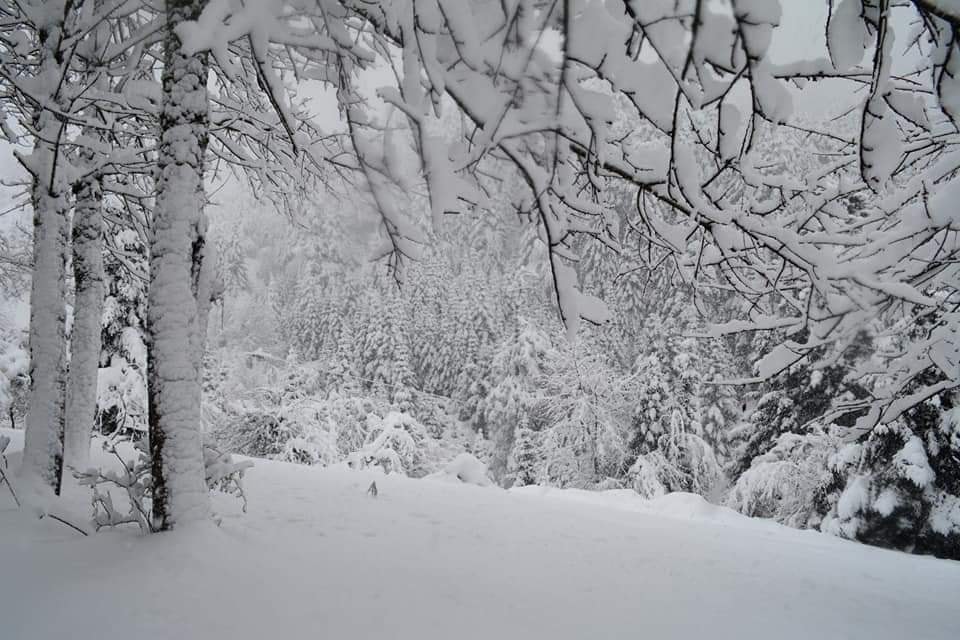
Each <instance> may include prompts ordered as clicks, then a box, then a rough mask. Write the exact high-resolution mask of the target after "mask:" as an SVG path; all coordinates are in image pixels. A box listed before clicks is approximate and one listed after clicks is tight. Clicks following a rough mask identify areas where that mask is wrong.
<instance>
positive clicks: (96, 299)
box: [63, 0, 110, 470]
mask: <svg viewBox="0 0 960 640" xmlns="http://www.w3.org/2000/svg"><path fill="white" fill-rule="evenodd" d="M104 1H105V0H94V3H93V6H94V12H99V11H101V10H102V9H103V5H104ZM109 41H110V26H109V24H108V23H107V22H106V21H104V22H103V23H101V24H100V25H99V26H98V27H97V28H96V29H94V30H93V32H92V33H90V34H88V37H87V39H86V40H85V41H84V44H85V45H86V49H87V50H86V51H85V57H86V59H87V60H88V61H89V64H90V65H91V67H93V66H94V65H93V61H99V60H100V59H101V55H102V54H103V52H104V50H105V49H106V47H107V45H108V44H109ZM87 80H88V81H90V82H92V83H93V87H94V88H95V89H96V90H98V91H100V92H104V93H106V92H108V91H109V90H110V83H109V80H108V78H107V76H106V75H105V74H103V73H98V72H96V71H91V72H90V73H89V74H88V78H87ZM86 115H87V117H88V118H91V119H92V118H95V117H97V115H98V111H97V107H96V106H91V108H90V109H89V110H88V112H87V114H86ZM83 134H84V137H87V138H89V139H91V140H98V141H100V142H103V138H102V136H101V134H100V131H98V130H97V129H96V128H95V127H87V128H85V129H84V131H83ZM80 156H81V161H82V162H83V164H84V165H86V166H84V167H83V168H84V169H85V170H86V171H88V172H89V173H88V174H87V175H86V176H85V177H84V178H83V179H82V180H81V181H80V182H79V183H78V184H76V185H75V186H74V196H75V206H74V210H73V280H74V303H73V309H74V311H73V331H72V333H71V336H70V369H69V374H68V375H69V377H68V380H67V400H66V416H65V429H64V438H63V458H64V466H65V467H66V468H67V469H78V470H83V469H86V467H87V464H88V463H89V461H90V434H91V433H92V432H93V422H94V420H95V418H96V412H97V375H98V373H99V370H100V347H101V317H102V315H103V299H104V295H105V286H104V275H103V231H104V229H103V184H102V177H101V175H100V173H99V171H98V170H97V168H96V163H97V160H98V159H99V155H98V153H97V152H96V151H94V150H92V149H85V150H83V151H82V152H81V154H80Z"/></svg>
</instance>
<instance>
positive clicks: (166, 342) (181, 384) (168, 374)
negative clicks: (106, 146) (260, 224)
mask: <svg viewBox="0 0 960 640" xmlns="http://www.w3.org/2000/svg"><path fill="white" fill-rule="evenodd" d="M204 5H205V1H204V0H167V3H166V10H167V34H166V40H165V55H164V62H165V65H164V70H163V109H162V111H161V114H160V146H159V154H158V159H157V183H156V187H157V200H156V207H155V210H154V216H153V233H152V236H151V242H150V289H149V300H148V302H149V304H148V311H147V334H148V349H149V352H148V367H147V372H148V382H147V386H148V396H149V403H150V410H149V430H150V455H151V472H152V476H153V519H154V523H155V526H157V527H158V528H160V529H162V530H166V529H171V528H173V527H174V526H176V525H179V524H183V523H187V522H190V521H196V520H202V519H204V518H206V517H207V516H208V514H209V511H210V497H209V494H208V492H207V486H206V481H205V479H204V465H203V451H202V443H201V434H200V417H201V416H200V398H201V388H200V358H199V357H198V356H197V355H196V354H197V353H198V352H202V350H203V339H204V336H203V335H201V333H200V328H201V323H202V322H203V319H202V318H201V313H205V309H203V308H201V307H205V305H203V304H202V303H201V297H200V296H201V295H202V294H201V292H200V289H205V287H203V286H201V284H202V280H203V278H202V275H203V273H204V269H203V264H202V263H203V256H204V244H205V242H206V238H205V233H206V219H205V217H204V213H203V207H204V201H205V195H204V185H203V160H204V154H205V152H206V147H207V139H208V128H209V111H208V110H209V107H208V99H207V89H206V81H207V71H208V65H207V58H206V55H205V54H197V55H186V54H185V53H184V52H183V50H182V48H181V45H180V41H179V39H178V38H177V36H176V34H175V33H174V28H175V27H176V26H177V25H178V24H180V23H181V22H182V21H184V20H191V19H195V18H196V17H198V16H199V15H200V12H201V11H202V10H203V7H204Z"/></svg>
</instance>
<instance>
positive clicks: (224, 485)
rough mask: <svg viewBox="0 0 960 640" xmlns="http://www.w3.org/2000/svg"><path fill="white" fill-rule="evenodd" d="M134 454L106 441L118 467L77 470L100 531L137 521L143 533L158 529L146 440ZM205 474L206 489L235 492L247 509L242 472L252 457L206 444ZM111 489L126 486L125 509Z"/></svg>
mask: <svg viewBox="0 0 960 640" xmlns="http://www.w3.org/2000/svg"><path fill="white" fill-rule="evenodd" d="M133 447H134V453H135V457H134V458H132V459H129V460H128V459H124V457H123V456H122V455H121V454H120V452H118V451H117V447H116V445H115V444H113V443H111V442H109V441H107V442H105V444H104V450H105V451H106V452H107V453H110V454H112V455H113V456H114V457H115V458H116V460H117V462H118V463H119V468H108V469H102V468H90V469H83V470H80V469H78V470H75V471H74V472H73V475H74V477H75V478H76V479H77V481H78V483H79V484H80V486H86V487H90V490H91V503H92V505H93V518H92V524H93V526H94V529H95V530H97V531H99V530H100V529H102V528H104V527H116V526H120V525H124V524H135V525H137V526H138V527H139V528H140V530H141V531H143V532H144V533H152V532H155V531H158V530H159V529H158V527H157V523H155V522H154V521H153V518H152V517H151V500H152V498H153V477H152V476H151V472H150V452H149V451H148V450H147V445H146V443H145V442H143V441H138V442H134V443H133ZM203 462H204V467H205V472H204V477H205V480H206V483H207V489H209V490H210V491H219V492H221V493H227V494H230V495H233V496H235V497H236V498H237V499H238V500H240V501H241V502H242V505H243V511H244V512H246V510H247V496H246V494H245V493H244V490H243V474H244V472H245V471H246V470H247V469H249V468H250V467H252V466H253V462H251V461H249V460H243V461H237V460H234V459H233V456H231V455H230V454H229V453H223V452H221V451H219V450H217V449H216V448H214V447H212V446H210V445H207V444H204V446H203ZM111 489H121V490H123V495H124V497H125V499H126V511H124V510H123V509H122V508H121V507H118V506H117V505H116V504H115V503H114V496H113V493H112V492H111Z"/></svg>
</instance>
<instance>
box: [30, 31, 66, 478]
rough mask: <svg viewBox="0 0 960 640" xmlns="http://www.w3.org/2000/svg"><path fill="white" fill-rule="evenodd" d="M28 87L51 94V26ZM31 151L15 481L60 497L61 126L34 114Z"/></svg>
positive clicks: (55, 69) (54, 63) (54, 71)
mask: <svg viewBox="0 0 960 640" xmlns="http://www.w3.org/2000/svg"><path fill="white" fill-rule="evenodd" d="M41 33H42V34H43V35H42V36H41V41H40V60H39V66H38V71H37V76H36V78H35V81H36V82H37V83H38V84H39V85H43V86H44V88H49V95H51V96H53V95H55V94H56V87H57V83H58V80H59V76H60V74H59V69H60V63H59V60H58V52H57V47H58V46H59V39H60V38H59V28H58V25H49V27H48V28H47V29H44V30H43V31H42V32H41ZM33 126H34V129H35V131H36V132H37V135H36V137H35V142H34V148H33V152H32V153H31V154H30V155H29V156H28V157H25V158H21V160H22V162H23V164H24V166H25V167H26V168H27V170H28V171H29V172H30V173H31V175H32V185H31V194H30V195H31V204H32V205H33V279H32V282H31V288H30V400H29V406H28V409H27V423H26V433H25V435H24V449H23V464H22V467H21V471H20V473H21V476H22V477H23V479H24V480H25V481H26V484H28V485H33V486H34V487H36V488H38V489H40V488H42V487H43V486H44V485H46V486H48V487H50V488H52V489H53V490H54V492H56V493H59V491H60V479H61V471H62V468H63V399H64V390H65V383H66V380H65V374H64V364H65V362H64V361H65V357H66V333H65V332H66V307H65V305H64V293H65V290H66V285H65V283H66V268H67V234H68V231H69V223H68V217H67V216H68V203H67V199H66V197H65V195H64V193H63V191H62V189H61V188H59V187H58V182H61V180H60V176H59V175H58V173H57V170H58V168H60V169H62V164H60V165H58V160H60V161H61V162H62V161H63V159H62V158H58V153H59V149H58V141H59V139H60V138H61V133H62V126H61V124H60V123H59V122H58V121H57V119H56V118H55V116H54V115H53V114H52V113H51V112H49V111H47V110H44V109H42V108H38V110H37V112H36V113H35V115H34V117H33Z"/></svg>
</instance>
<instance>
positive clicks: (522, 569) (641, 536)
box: [0, 432, 960, 640]
mask: <svg viewBox="0 0 960 640" xmlns="http://www.w3.org/2000/svg"><path fill="white" fill-rule="evenodd" d="M6 433H7V434H9V433H10V432H6ZM374 479H375V480H376V482H377V486H378V488H379V495H378V496H377V497H376V498H373V497H370V496H368V495H367V488H368V486H369V485H370V482H371V481H372V480H374ZM246 486H247V490H248V494H249V498H250V511H249V513H248V514H246V515H241V514H239V513H238V511H239V509H238V506H237V505H236V503H235V502H234V501H233V500H232V499H230V498H228V497H226V496H224V497H223V499H220V498H218V499H217V507H218V509H219V511H220V514H221V515H222V516H223V522H222V525H221V526H220V527H219V528H218V527H216V526H214V525H212V524H211V525H196V526H194V527H187V528H184V529H181V530H178V531H175V532H173V533H170V534H162V535H154V536H149V537H145V536H141V535H139V534H138V533H137V532H136V531H135V530H129V529H128V530H124V531H108V532H102V533H100V534H98V535H96V536H92V537H89V538H83V537H81V536H79V535H78V534H76V533H73V532H71V531H70V530H69V529H67V528H66V527H64V526H62V525H59V524H57V523H56V522H52V521H49V520H43V521H38V520H36V519H34V518H32V517H30V516H29V515H27V514H25V513H23V512H18V511H16V510H15V509H14V507H13V503H12V500H11V499H10V497H9V495H8V494H7V492H6V487H3V488H0V638H3V639H4V640H27V639H29V640H48V639H55V638H70V639H71V640H83V639H87V638H91V639H92V638H97V639H99V638H105V637H113V636H115V635H117V634H122V636H123V637H127V638H137V640H159V639H164V640H166V639H178V640H179V639H192V638H202V639H210V638H223V639H229V640H240V639H246V638H250V639H257V640H263V639H270V640H272V639H276V640H280V639H286V638H317V639H325V640H326V639H340V638H371V639H373V638H375V639H378V640H388V639H394V638H411V639H413V638H416V639H418V640H422V639H430V638H437V639H445V640H446V639H453V638H456V639H463V638H478V639H480V638H483V639H484V640H490V639H511V640H512V639H524V640H530V639H537V638H545V639H546V638H549V639H551V640H553V639H560V638H582V639H590V640H593V639H598V638H630V639H644V638H650V639H657V640H663V639H670V638H711V639H712V638H737V639H738V640H743V639H749V638H764V639H768V638H777V639H784V638H817V639H818V640H820V639H832V638H869V639H870V640H881V639H883V638H897V639H902V638H911V639H914V640H918V639H927V638H929V639H934V638H944V639H956V638H960V614H958V610H957V601H958V596H960V563H957V562H949V561H943V560H936V559H932V558H924V557H914V556H909V555H906V554H901V553H895V552H890V551H883V550H879V549H874V548H870V547H866V546H861V545H858V544H855V543H852V542H845V541H842V540H839V539H836V538H832V537H829V536H826V535H820V534H817V533H812V532H800V531H794V530H791V529H787V528H783V527H779V526H776V525H773V524H771V523H769V522H764V521H758V520H749V519H747V518H743V517H740V516H737V515H736V514H733V513H732V512H730V511H728V510H725V509H719V508H716V507H711V506H709V505H707V504H705V503H703V502H702V501H700V500H699V499H697V498H694V497H691V496H685V495H679V496H668V497H667V498H665V499H661V500H658V501H653V502H645V501H643V500H640V499H639V498H634V497H632V496H631V495H629V494H628V493H620V492H608V493H605V494H589V493H587V492H565V491H556V490H550V491H547V490H540V489H536V488H534V489H526V490H521V491H512V492H507V491H502V490H500V489H497V488H493V487H479V486H473V485H463V484H456V483H452V482H442V481H438V480H436V479H425V480H411V479H406V478H402V477H397V476H389V477H385V476H382V475H378V474H374V473H367V472H354V471H349V470H346V469H326V470H324V469H320V468H315V467H305V466H296V465H290V464H284V463H277V462H267V461H257V464H256V467H255V468H254V469H252V470H251V471H250V472H248V476H247V479H246ZM65 508H66V507H65ZM73 508H74V509H79V508H82V505H80V504H77V505H75V506H74V507H73Z"/></svg>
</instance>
